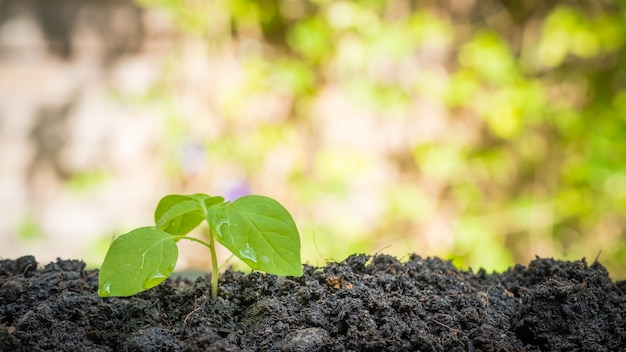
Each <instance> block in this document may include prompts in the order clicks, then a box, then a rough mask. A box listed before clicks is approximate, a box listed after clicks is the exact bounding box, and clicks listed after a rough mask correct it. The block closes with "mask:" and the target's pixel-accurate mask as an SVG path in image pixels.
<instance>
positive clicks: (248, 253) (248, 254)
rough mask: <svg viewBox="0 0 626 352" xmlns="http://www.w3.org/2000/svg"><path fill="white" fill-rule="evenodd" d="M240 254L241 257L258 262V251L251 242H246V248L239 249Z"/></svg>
mask: <svg viewBox="0 0 626 352" xmlns="http://www.w3.org/2000/svg"><path fill="white" fill-rule="evenodd" d="M239 255H240V256H241V258H245V259H248V260H251V261H253V262H255V263H256V262H257V259H256V252H255V251H254V249H252V248H251V247H250V245H249V244H246V249H241V250H240V251H239Z"/></svg>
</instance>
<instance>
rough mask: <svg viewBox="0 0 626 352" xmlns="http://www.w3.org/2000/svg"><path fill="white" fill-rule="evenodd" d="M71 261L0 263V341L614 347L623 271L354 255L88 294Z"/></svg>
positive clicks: (625, 310) (176, 346)
mask: <svg viewBox="0 0 626 352" xmlns="http://www.w3.org/2000/svg"><path fill="white" fill-rule="evenodd" d="M97 275H98V271H97V270H85V264H84V263H83V262H81V261H75V260H57V262H55V263H50V264H48V265H45V266H43V267H40V266H38V264H37V262H36V261H35V258H34V257H31V256H27V257H22V258H19V259H17V260H2V261H0V350H2V351H43V350H54V351H241V350H246V351H624V350H625V349H626V296H625V295H624V292H626V281H620V282H612V281H611V279H610V278H609V276H608V274H607V272H606V270H605V269H604V268H603V267H602V265H600V264H598V263H593V264H592V265H587V263H586V262H585V261H584V260H581V261H574V262H563V261H556V260H552V259H536V260H534V261H533V262H531V263H530V265H529V266H528V267H524V266H521V265H518V266H515V267H514V268H511V269H509V270H508V271H506V272H505V273H502V274H487V273H485V272H484V271H478V272H477V273H473V272H471V271H470V272H467V271H460V270H457V269H455V268H454V267H453V266H452V265H451V263H449V262H447V261H444V260H441V259H438V258H433V259H430V258H429V259H423V258H421V257H419V256H416V255H414V256H411V257H410V258H409V259H408V261H406V262H400V261H399V260H397V259H395V258H393V257H389V256H385V255H378V256H373V257H370V256H366V255H355V256H351V257H350V258H348V259H346V260H345V261H344V262H341V263H329V264H328V265H327V266H325V267H322V268H314V267H311V266H305V268H304V275H303V276H302V277H276V276H274V275H266V274H262V273H256V272H254V273H252V274H242V273H240V272H233V271H228V272H226V273H224V274H223V275H222V276H221V277H220V290H219V297H218V298H217V300H215V301H212V300H211V299H210V294H209V293H210V283H209V278H208V277H200V278H198V279H197V280H195V282H194V281H188V280H184V279H176V280H167V281H166V282H164V283H162V284H160V285H159V286H157V287H155V288H153V289H151V290H149V291H146V292H143V293H141V294H138V295H136V296H133V297H129V298H115V297H113V298H105V299H103V298H100V297H98V295H97V294H96V292H97V285H98V280H97V279H98V278H97Z"/></svg>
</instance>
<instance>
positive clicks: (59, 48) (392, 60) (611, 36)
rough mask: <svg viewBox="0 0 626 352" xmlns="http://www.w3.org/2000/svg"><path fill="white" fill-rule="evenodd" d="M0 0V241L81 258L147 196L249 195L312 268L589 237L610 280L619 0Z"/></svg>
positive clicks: (582, 242)
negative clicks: (362, 257)
mask: <svg viewBox="0 0 626 352" xmlns="http://www.w3.org/2000/svg"><path fill="white" fill-rule="evenodd" d="M0 7H1V8H0V14H2V15H0V16H1V22H0V133H2V135H3V138H2V139H1V140H0V143H2V146H1V148H0V150H2V153H3V154H4V156H3V158H2V160H1V164H0V167H1V168H2V169H1V170H2V173H1V177H2V180H1V182H0V187H2V192H1V194H2V197H1V198H0V202H1V203H0V207H2V209H3V212H4V218H5V219H6V220H5V221H3V222H1V223H0V236H1V237H0V241H1V243H2V246H1V247H0V257H16V256H19V255H22V254H35V255H37V257H38V258H39V259H40V260H41V261H44V262H45V261H47V260H52V259H53V258H55V257H57V256H60V257H80V258H84V259H85V260H87V261H88V262H90V263H92V264H94V265H97V264H99V262H100V261H101V258H102V256H103V254H104V252H105V251H106V248H107V246H108V244H109V243H110V240H111V238H112V236H113V235H114V234H120V233H123V232H126V231H128V230H130V229H132V228H134V227H137V226H141V225H145V224H149V223H150V222H151V221H152V220H151V212H152V210H153V207H154V205H155V204H156V202H157V201H158V199H159V198H160V197H161V196H163V195H164V194H166V193H193V192H203V193H209V194H212V195H225V196H226V197H228V198H230V199H233V198H235V197H237V196H239V195H242V194H246V193H249V192H251V193H258V194H265V195H268V196H271V197H274V198H276V199H278V200H279V201H281V202H282V203H284V204H285V206H286V207H287V208H288V209H289V210H290V211H291V212H292V213H293V215H294V218H295V220H296V222H297V223H298V225H299V228H300V231H301V235H302V239H303V257H304V259H305V261H308V262H310V263H312V264H317V265H321V264H324V262H325V261H326V260H330V259H342V258H343V257H345V256H347V255H349V254H350V253H354V252H368V253H375V252H385V253H390V254H394V255H397V256H400V257H401V256H403V255H405V254H407V253H410V252H416V253H419V254H421V255H424V256H426V255H440V256H443V257H446V258H451V259H454V260H455V263H456V264H457V265H460V266H464V267H467V266H472V267H474V268H477V267H479V266H482V267H486V268H487V269H490V270H493V269H497V270H502V269H504V268H506V267H508V266H510V265H512V264H514V263H515V262H522V263H527V262H528V261H529V260H530V259H532V258H533V257H534V256H535V255H539V256H553V257H557V258H563V259H574V258H576V259H578V258H580V257H587V258H588V259H589V261H592V260H593V259H595V257H596V256H598V254H599V253H602V254H601V255H600V261H601V262H602V263H604V264H605V265H607V266H608V267H609V269H610V270H611V273H612V275H613V276H614V277H624V275H626V272H625V271H624V270H623V268H624V264H625V261H626V259H624V258H626V257H625V256H624V254H626V244H625V241H624V236H625V235H624V229H625V228H626V222H625V221H624V214H625V212H626V192H624V191H623V189H625V188H624V187H626V164H624V161H623V160H626V148H624V146H623V142H622V141H623V137H624V136H626V120H625V116H626V71H624V70H625V67H626V66H625V64H626V55H625V54H624V53H625V51H624V45H625V43H624V38H625V37H626V29H625V28H624V21H623V18H624V14H625V11H624V7H623V6H621V5H617V4H614V3H612V2H609V1H596V2H593V3H591V2H590V3H581V2H575V1H571V2H567V1H566V2H563V1H559V2H556V1H539V0H534V1H525V2H511V1H499V0H488V1H480V2H478V1H452V0H450V1H406V0H378V1H354V2H347V1H346V2H343V1H273V0H266V1H255V2H250V1H244V0H232V1H192V0H187V1H180V2H170V1H165V0H163V1H161V0H150V1H149V0H144V1H139V2H137V4H134V3H131V2H127V1H109V2H99V1H67V0H65V1H58V2H55V6H52V5H51V3H50V2H47V1H43V0H42V1H35V0H31V1H6V0H5V1H3V2H1V3H0ZM187 247H189V248H187ZM202 252H203V250H202V249H196V248H195V246H194V245H193V244H192V245H191V246H185V248H184V249H183V251H182V253H181V254H183V256H184V254H185V253H187V254H188V255H186V256H184V258H183V263H181V265H182V266H184V265H191V266H203V265H206V264H207V263H208V260H207V259H206V258H205V255H204V254H202ZM197 258H200V259H197Z"/></svg>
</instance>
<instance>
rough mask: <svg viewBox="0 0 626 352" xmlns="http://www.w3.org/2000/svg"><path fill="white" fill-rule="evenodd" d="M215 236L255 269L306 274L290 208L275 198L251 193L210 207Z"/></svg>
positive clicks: (296, 274)
mask: <svg viewBox="0 0 626 352" xmlns="http://www.w3.org/2000/svg"><path fill="white" fill-rule="evenodd" d="M207 220H208V222H209V224H210V225H209V226H210V228H211V233H212V234H213V235H214V236H215V239H216V240H217V241H218V242H219V243H221V244H222V245H224V247H226V248H228V249H229V250H230V251H231V252H232V253H233V254H234V255H236V256H237V257H238V258H239V259H241V260H242V261H243V262H245V263H246V264H248V265H249V266H250V268H252V269H254V270H260V271H264V272H267V273H270V274H276V275H292V276H300V275H302V263H301V260H300V235H299V234H298V228H297V227H296V224H295V222H294V221H293V218H292V217H291V215H290V214H289V212H288V211H287V210H286V209H285V208H284V207H283V206H282V205H281V204H280V203H278V202H277V201H275V200H274V199H271V198H268V197H263V196H256V195H249V196H244V197H241V198H239V199H237V200H235V201H234V202H232V203H222V204H219V205H216V206H213V207H210V208H209V209H208V213H207Z"/></svg>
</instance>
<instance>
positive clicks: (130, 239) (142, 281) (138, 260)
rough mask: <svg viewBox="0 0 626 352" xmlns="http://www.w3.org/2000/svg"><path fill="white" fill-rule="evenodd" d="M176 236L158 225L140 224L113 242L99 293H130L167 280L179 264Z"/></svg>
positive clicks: (100, 282)
mask: <svg viewBox="0 0 626 352" xmlns="http://www.w3.org/2000/svg"><path fill="white" fill-rule="evenodd" d="M177 259H178V247H176V242H175V241H174V238H173V237H172V236H171V235H170V234H168V233H167V232H164V231H162V230H160V229H158V228H156V227H140V228H138V229H135V230H133V231H131V232H129V233H126V234H124V235H121V236H120V237H118V238H117V239H115V240H114V241H113V243H112V244H111V247H109V251H108V252H107V254H106V257H105V258H104V263H102V267H101V268H100V274H99V275H98V284H99V288H98V295H100V297H109V296H131V295H134V294H136V293H138V292H141V291H145V290H147V289H149V288H152V287H154V286H156V285H158V284H159V283H161V282H162V281H163V280H165V279H166V278H167V277H168V276H170V274H171V273H172V271H174V267H175V266H176V260H177Z"/></svg>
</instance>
